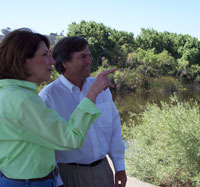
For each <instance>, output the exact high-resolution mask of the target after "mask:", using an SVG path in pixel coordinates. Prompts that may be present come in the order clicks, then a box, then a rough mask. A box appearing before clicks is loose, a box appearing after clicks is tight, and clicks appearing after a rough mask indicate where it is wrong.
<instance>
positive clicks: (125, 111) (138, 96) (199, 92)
mask: <svg viewBox="0 0 200 187" xmlns="http://www.w3.org/2000/svg"><path fill="white" fill-rule="evenodd" d="M112 95H113V100H114V102H115V104H116V107H117V110H118V112H119V114H120V116H121V119H122V120H124V121H128V119H129V112H134V113H139V112H140V111H141V109H140V106H145V105H146V104H147V103H156V104H158V105H160V102H161V101H163V102H166V103H169V101H170V97H171V96H173V95H176V96H177V98H178V100H179V101H189V100H190V99H195V100H198V101H199V100H200V86H197V85H196V86H193V85H190V86H187V89H185V90H182V91H176V92H159V91H147V92H139V93H133V92H112Z"/></svg>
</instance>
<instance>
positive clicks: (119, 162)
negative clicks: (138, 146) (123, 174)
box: [113, 160, 125, 172]
mask: <svg viewBox="0 0 200 187" xmlns="http://www.w3.org/2000/svg"><path fill="white" fill-rule="evenodd" d="M113 165H114V167H115V172H116V171H122V170H125V163H124V160H117V161H116V162H115V163H113Z"/></svg>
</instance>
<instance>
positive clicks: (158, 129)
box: [122, 97, 200, 186]
mask: <svg viewBox="0 0 200 187" xmlns="http://www.w3.org/2000/svg"><path fill="white" fill-rule="evenodd" d="M132 124H133V126H132V127H131V128H127V125H123V128H122V130H123V136H124V139H125V140H126V142H128V143H129V146H128V150H127V151H126V165H127V171H128V174H129V175H131V176H135V177H137V178H138V179H140V180H142V181H146V182H149V183H152V184H155V185H160V186H200V174H199V171H200V136H199V134H200V128H199V125H200V116H199V106H198V104H197V102H194V101H193V102H192V104H191V102H179V101H178V100H177V99H176V97H173V98H171V103H170V104H166V103H161V107H159V106H157V105H156V104H148V105H147V106H146V108H145V110H144V111H143V112H142V113H141V115H140V116H137V125H136V124H135V123H134V122H132ZM133 137H134V138H133Z"/></svg>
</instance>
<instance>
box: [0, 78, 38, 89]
mask: <svg viewBox="0 0 200 187" xmlns="http://www.w3.org/2000/svg"><path fill="white" fill-rule="evenodd" d="M4 86H20V87H24V88H28V89H31V90H34V91H35V92H37V85H36V83H34V82H31V81H25V80H18V79H1V80H0V87H4Z"/></svg>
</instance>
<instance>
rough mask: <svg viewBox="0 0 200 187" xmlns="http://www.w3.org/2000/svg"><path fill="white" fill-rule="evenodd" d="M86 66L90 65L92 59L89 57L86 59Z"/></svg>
mask: <svg viewBox="0 0 200 187" xmlns="http://www.w3.org/2000/svg"><path fill="white" fill-rule="evenodd" d="M87 64H92V58H91V57H90V56H89V57H88V58H87Z"/></svg>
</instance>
